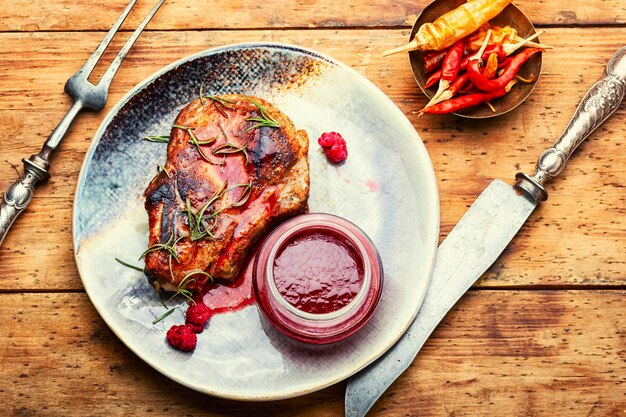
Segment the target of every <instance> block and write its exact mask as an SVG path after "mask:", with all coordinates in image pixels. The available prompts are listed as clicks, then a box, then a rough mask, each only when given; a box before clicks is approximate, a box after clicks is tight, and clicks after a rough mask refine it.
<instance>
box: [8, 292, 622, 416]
mask: <svg viewBox="0 0 626 417" xmlns="http://www.w3.org/2000/svg"><path fill="white" fill-rule="evenodd" d="M625 296H626V292H624V291H567V292H564V291H546V292H536V291H532V292H525V291H521V292H511V291H472V292H471V293H470V294H468V295H467V296H466V297H464V299H463V300H461V302H460V303H459V305H458V306H457V307H456V308H454V309H453V310H452V312H451V313H450V314H449V315H448V316H447V317H446V319H445V320H444V322H443V324H442V325H441V327H440V328H439V329H438V330H436V331H435V333H434V334H433V337H432V338H431V339H430V340H429V341H428V342H427V343H426V345H425V347H424V348H423V350H422V352H421V353H420V355H419V356H418V358H417V359H416V361H415V362H414V363H413V365H412V366H411V368H409V370H408V371H407V372H406V373H405V374H404V375H402V376H401V378H400V379H399V380H398V381H396V383H395V384H394V385H392V386H391V388H390V389H389V391H388V392H387V393H386V394H385V395H384V396H383V397H382V399H381V400H380V401H379V403H378V404H377V405H376V406H375V407H374V409H373V411H372V413H371V416H372V417H374V416H386V417H400V416H407V415H410V416H413V415H419V416H451V415H455V416H460V415H511V416H513V415H515V416H520V415H557V414H558V415H559V416H581V415H591V416H600V415H603V416H608V415H611V416H618V415H623V413H624V410H625V409H626V377H625V376H626V327H625V325H624V319H625V317H624V308H623V300H624V297H625ZM0 312H1V315H2V317H4V320H3V326H2V332H0V352H2V364H3V378H2V379H1V380H0V399H1V400H2V401H3V403H4V404H5V407H6V411H5V412H7V413H8V415H16V416H24V415H107V416H111V415H131V414H132V415H146V414H153V415H166V414H167V415H192V416H195V415H207V416H224V415H229V416H250V415H262V416H265V415H267V416H270V415H271V416H277V417H282V416H338V415H343V414H342V412H343V392H344V388H345V383H341V384H338V385H336V386H334V387H330V388H328V389H325V390H323V391H320V392H317V393H314V394H311V395H307V396H304V397H300V398H295V399H291V400H286V401H279V402H272V403H241V402H234V401H226V400H221V399H217V398H212V397H209V396H205V395H202V394H198V393H196V392H194V391H191V390H189V389H187V388H184V387H182V386H180V385H178V384H176V383H174V382H172V381H170V380H169V379H167V378H166V377H164V376H162V375H161V374H159V373H157V372H156V371H154V370H153V369H152V368H151V367H149V366H148V365H146V364H144V363H143V362H142V361H140V360H138V359H137V357H136V356H135V355H134V354H133V353H131V352H130V350H128V349H127V348H126V347H125V346H124V345H123V344H122V343H121V342H120V341H119V340H118V339H117V337H116V336H114V334H113V333H112V332H111V331H110V330H109V329H108V328H107V327H106V325H105V324H104V322H103V321H102V320H101V319H100V318H99V317H98V315H97V313H96V311H95V309H94V308H93V307H92V306H91V304H90V303H89V300H88V299H87V297H86V296H85V295H84V294H1V295H0Z"/></svg>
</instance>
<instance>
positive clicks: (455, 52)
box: [441, 39, 465, 82]
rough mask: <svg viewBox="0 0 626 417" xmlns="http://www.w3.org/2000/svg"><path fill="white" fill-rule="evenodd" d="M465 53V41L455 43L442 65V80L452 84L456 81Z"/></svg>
mask: <svg viewBox="0 0 626 417" xmlns="http://www.w3.org/2000/svg"><path fill="white" fill-rule="evenodd" d="M464 51H465V40H464V39H461V40H459V41H457V42H455V44H454V45H452V47H451V48H450V49H449V50H448V53H447V54H446V56H445V58H444V59H443V64H442V65H441V79H442V80H445V81H449V82H452V81H454V80H455V79H456V76H457V75H458V74H459V69H460V68H461V61H462V60H463V52H464Z"/></svg>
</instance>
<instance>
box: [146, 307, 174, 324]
mask: <svg viewBox="0 0 626 417" xmlns="http://www.w3.org/2000/svg"><path fill="white" fill-rule="evenodd" d="M177 308H178V307H174V308H171V309H169V310H167V311H166V312H165V313H163V314H162V315H161V316H159V317H157V318H156V319H154V320H153V321H152V324H157V323H158V322H160V321H161V320H163V319H165V318H166V317H167V316H169V315H170V314H172V313H173V312H174V310H176V309H177Z"/></svg>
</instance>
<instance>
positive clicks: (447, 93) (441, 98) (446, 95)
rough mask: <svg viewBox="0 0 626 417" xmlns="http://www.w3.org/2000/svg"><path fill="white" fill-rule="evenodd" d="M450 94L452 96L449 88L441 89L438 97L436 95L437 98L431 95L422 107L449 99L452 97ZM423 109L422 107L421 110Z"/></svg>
mask: <svg viewBox="0 0 626 417" xmlns="http://www.w3.org/2000/svg"><path fill="white" fill-rule="evenodd" d="M452 96H453V94H452V92H451V91H450V90H445V91H443V92H442V93H441V94H440V95H439V97H437V98H435V97H433V98H432V99H431V100H430V101H429V102H428V104H427V105H425V106H424V109H425V108H426V107H430V106H434V105H435V104H438V103H441V102H442V101H446V100H450V99H451V98H452ZM424 109H422V110H424ZM422 110H420V111H422Z"/></svg>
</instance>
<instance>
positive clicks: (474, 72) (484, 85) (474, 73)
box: [467, 48, 541, 92]
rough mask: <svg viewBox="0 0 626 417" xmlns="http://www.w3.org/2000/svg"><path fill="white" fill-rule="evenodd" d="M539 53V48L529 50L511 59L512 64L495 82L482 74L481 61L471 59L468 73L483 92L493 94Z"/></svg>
mask: <svg viewBox="0 0 626 417" xmlns="http://www.w3.org/2000/svg"><path fill="white" fill-rule="evenodd" d="M537 52H541V49H537V48H528V49H525V50H523V51H522V52H520V53H519V54H517V55H515V56H514V57H512V58H511V63H510V64H509V66H508V67H506V69H505V70H504V72H503V73H502V75H500V76H499V77H498V78H495V79H493V80H489V79H487V78H485V77H483V75H482V74H481V73H480V61H479V60H478V59H471V60H470V62H469V65H468V66H467V73H468V74H469V77H470V80H471V81H472V83H473V84H474V85H475V86H476V88H478V89H479V90H481V91H485V92H493V91H498V90H499V89H501V88H504V86H506V85H507V84H508V83H509V82H510V81H511V80H513V79H514V78H515V75H517V73H518V71H519V70H520V68H521V66H522V65H524V63H525V62H526V61H527V60H528V58H530V57H531V56H533V55H534V54H536V53H537Z"/></svg>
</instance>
